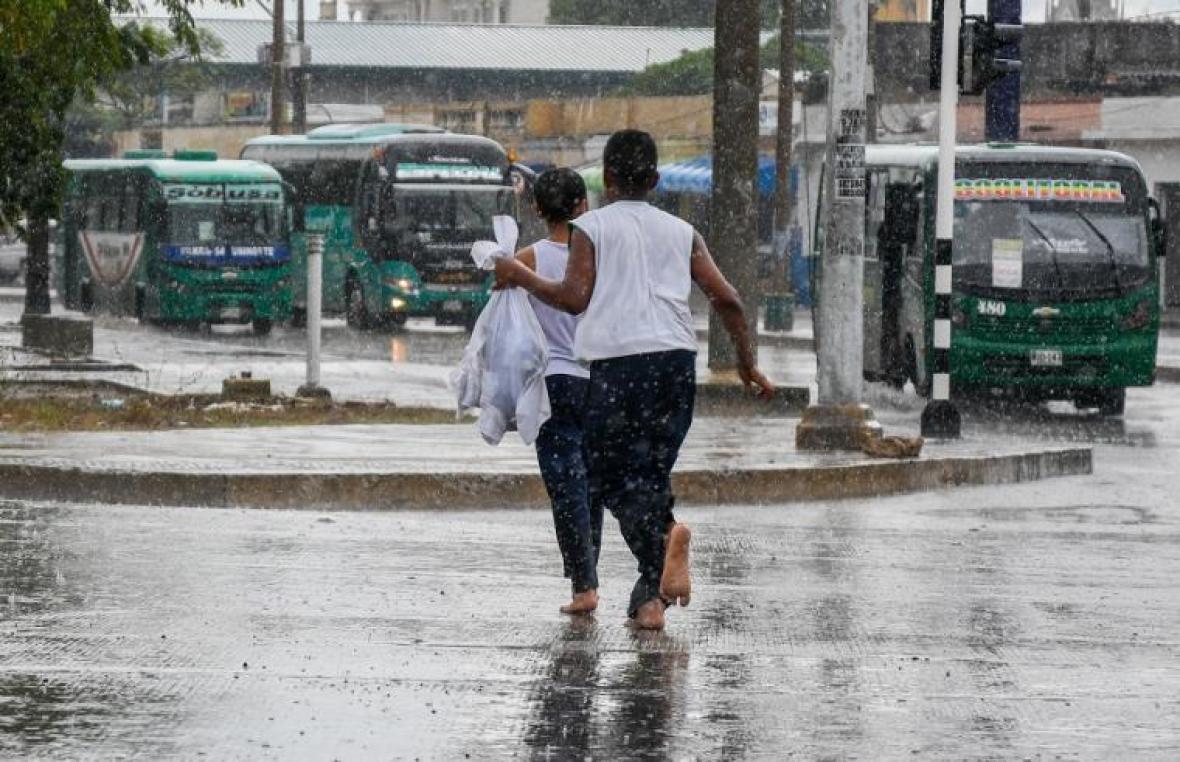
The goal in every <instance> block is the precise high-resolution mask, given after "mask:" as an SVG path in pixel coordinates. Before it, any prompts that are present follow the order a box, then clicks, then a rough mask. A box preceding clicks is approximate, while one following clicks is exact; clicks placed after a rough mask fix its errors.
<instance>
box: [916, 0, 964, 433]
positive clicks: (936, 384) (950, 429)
mask: <svg viewBox="0 0 1180 762" xmlns="http://www.w3.org/2000/svg"><path fill="white" fill-rule="evenodd" d="M937 5H942V8H943V17H942V19H943V24H942V29H943V34H942V72H941V75H942V79H941V82H940V83H939V85H940V90H941V92H940V93H939V101H938V206H937V212H936V214H935V218H934V234H935V244H934V336H933V337H932V338H933V341H932V342H931V343H932V345H933V355H931V363H930V365H929V366H928V367H929V368H930V373H931V375H930V401H929V402H928V403H926V408H925V409H924V410H923V411H922V436H924V437H931V438H934V439H957V438H958V437H959V435H960V433H961V429H962V421H961V419H960V417H959V411H958V410H957V409H956V408H955V406H954V404H953V403H952V402H951V361H950V355H951V283H952V280H953V279H952V277H951V262H952V260H953V257H952V251H953V239H954V230H955V215H954V211H955V208H954V204H955V132H956V129H957V120H956V110H957V108H958V105H959V84H958V69H959V66H958V62H959V25H960V23H961V21H962V8H961V7H960V5H959V3H958V2H956V0H951V2H945V3H939V4H936V7H937Z"/></svg>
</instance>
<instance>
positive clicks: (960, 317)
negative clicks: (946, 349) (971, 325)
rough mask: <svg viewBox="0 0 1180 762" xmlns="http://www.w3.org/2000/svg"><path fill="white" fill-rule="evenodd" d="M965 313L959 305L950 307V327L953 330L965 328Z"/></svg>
mask: <svg viewBox="0 0 1180 762" xmlns="http://www.w3.org/2000/svg"><path fill="white" fill-rule="evenodd" d="M967 322H968V321H967V311H966V310H964V309H963V308H962V307H960V306H959V305H957V304H956V305H955V306H953V307H951V325H953V326H954V327H955V328H966V327H967Z"/></svg>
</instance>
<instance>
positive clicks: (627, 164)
mask: <svg viewBox="0 0 1180 762" xmlns="http://www.w3.org/2000/svg"><path fill="white" fill-rule="evenodd" d="M657 164H659V153H658V152H657V151H656V141H655V140H653V139H652V136H651V135H649V134H648V133H646V132H644V131H643V130H619V131H618V132H616V133H614V134H613V135H611V136H610V139H609V140H607V141H606V149H605V150H603V152H602V165H603V168H604V169H605V170H606V171H607V172H610V173H611V175H612V176H614V179H615V182H616V183H617V184H618V185H619V187H620V188H621V189H622V190H624V191H646V190H647V189H648V188H650V187H651V185H652V183H653V181H654V180H655V178H656V165H657Z"/></svg>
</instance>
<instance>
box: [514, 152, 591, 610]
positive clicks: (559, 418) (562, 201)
mask: <svg viewBox="0 0 1180 762" xmlns="http://www.w3.org/2000/svg"><path fill="white" fill-rule="evenodd" d="M533 193H534V196H535V198H536V208H537V214H538V215H540V217H541V218H542V219H543V220H545V224H546V226H547V227H548V230H549V235H548V237H547V238H544V239H542V240H540V241H537V242H536V243H534V244H533V245H532V246H529V247H528V248H526V249H523V250H521V251H520V252H519V253H517V255H516V258H517V259H518V260H519V261H520V262H521V263H523V264H524V265H525V266H526V267H528V268H529V269H530V270H534V271H535V272H536V273H537V274H538V275H540V276H541V277H543V278H550V279H554V280H561V279H562V278H563V277H564V276H565V266H566V261H567V260H568V259H569V239H570V220H572V219H573V218H575V217H577V216H578V215H580V214H582V213H584V212H585V211H586V208H587V204H586V185H585V183H584V182H583V181H582V178H581V176H580V175H578V173H576V172H574V171H573V170H570V169H553V170H549V171H548V172H545V173H543V174H542V175H541V176H540V177H538V178H537V181H536V184H535V186H534V189H533ZM530 300H531V302H532V305H533V310H534V311H535V312H536V314H537V320H538V321H539V322H540V324H541V330H542V331H543V332H544V333H545V338H546V339H547V340H548V342H549V366H548V367H547V368H546V369H545V385H546V387H547V389H548V392H549V406H550V409H551V411H552V413H551V416H550V418H549V420H548V421H546V422H545V424H544V425H543V426H542V427H541V432H540V434H539V435H538V436H537V462H538V464H539V465H540V467H541V477H542V479H544V481H545V489H546V490H547V491H548V493H549V499H550V502H551V503H552V505H553V524H554V528H555V529H556V531H557V545H558V547H559V548H560V550H561V559H562V566H563V567H564V571H565V576H566V577H568V578H569V580H570V584H571V588H572V598H571V600H570V602H569V603H568V604H566V605H564V606H562V607H561V610H562V612H563V613H566V614H587V613H589V612H591V611H594V609H595V608H597V606H598V575H597V567H598V549H599V547H601V544H602V509H601V508H599V509H598V510H597V511H595V510H593V509H592V507H591V505H590V488H589V477H588V474H587V470H586V453H585V447H584V444H583V441H584V436H583V429H584V420H583V416H584V415H585V406H586V396H587V393H588V391H589V379H590V371H589V370H587V369H586V368H584V367H582V366H581V365H579V364H578V362H577V360H576V359H575V357H574V334H575V333H576V330H577V326H578V320H579V318H578V317H575V316H574V315H571V314H569V313H567V312H563V311H561V310H556V309H554V308H552V307H550V306H549V305H547V304H545V303H544V302H542V301H540V300H539V299H536V298H535V297H530Z"/></svg>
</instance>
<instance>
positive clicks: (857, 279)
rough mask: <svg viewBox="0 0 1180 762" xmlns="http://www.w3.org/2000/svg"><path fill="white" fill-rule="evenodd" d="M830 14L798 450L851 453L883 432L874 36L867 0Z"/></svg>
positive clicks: (842, 0) (836, 6) (847, 2)
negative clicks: (871, 317)
mask: <svg viewBox="0 0 1180 762" xmlns="http://www.w3.org/2000/svg"><path fill="white" fill-rule="evenodd" d="M830 7H831V14H832V44H831V61H832V63H831V77H830V85H829V87H828V140H827V159H826V165H827V171H826V172H825V175H824V191H823V192H824V198H825V204H824V210H825V219H824V231H825V235H824V241H825V242H824V248H823V255H822V261H821V263H820V266H821V268H822V270H821V277H820V292H819V297H818V299H819V301H818V304H817V319H816V339H817V347H816V349H817V355H818V359H819V400H818V404H816V405H814V406H812V407H809V408H808V409H807V410H806V411H805V412H804V415H803V420H802V421H800V423H799V426H798V428H797V429H796V430H795V445H796V447H798V448H799V449H815V450H851V449H859V448H860V447H861V446H863V444H864V441H865V440H866V438H869V437H873V436H877V435H879V432H880V424H878V423H877V422H876V421H874V420H872V419H873V414H872V411H871V410H870V409H869V408H868V407H867V406H865V405H863V404H861V399H862V396H863V394H862V387H863V383H864V306H863V302H864V293H863V288H864V239H865V195H866V182H867V178H866V176H865V131H866V126H867V125H866V121H867V113H866V103H865V90H866V84H867V83H866V75H867V69H868V33H869V30H868V14H867V13H866V12H865V4H864V2H863V0H835V1H834V2H832V3H831V4H830Z"/></svg>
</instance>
